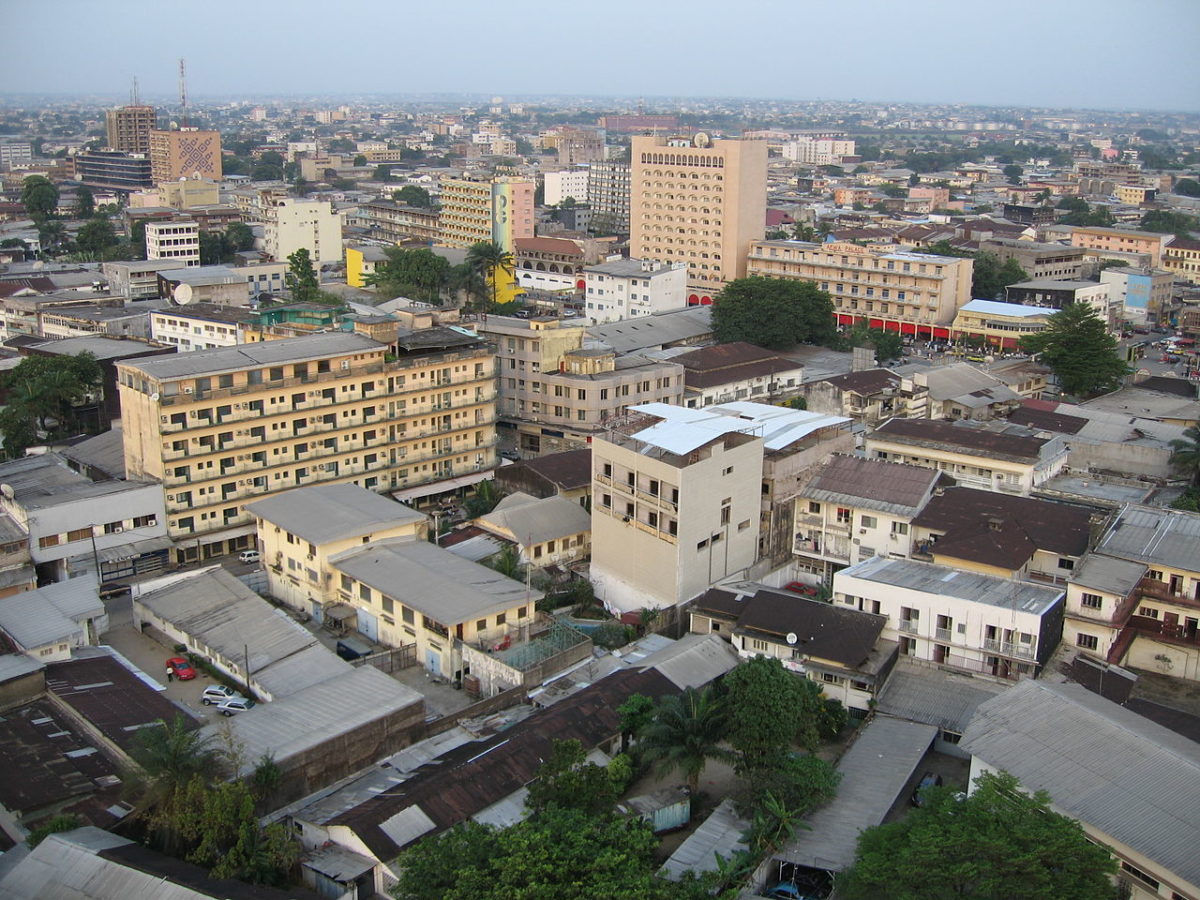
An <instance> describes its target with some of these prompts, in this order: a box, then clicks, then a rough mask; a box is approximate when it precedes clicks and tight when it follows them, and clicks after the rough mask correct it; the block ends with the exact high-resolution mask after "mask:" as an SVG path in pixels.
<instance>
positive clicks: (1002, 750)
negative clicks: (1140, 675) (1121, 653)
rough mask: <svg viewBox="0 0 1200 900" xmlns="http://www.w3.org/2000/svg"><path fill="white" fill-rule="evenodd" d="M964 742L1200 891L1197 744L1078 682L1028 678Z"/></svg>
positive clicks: (977, 721)
mask: <svg viewBox="0 0 1200 900" xmlns="http://www.w3.org/2000/svg"><path fill="white" fill-rule="evenodd" d="M959 746H960V747H962V748H963V749H964V750H968V751H970V752H971V753H972V754H974V755H975V756H978V757H979V758H980V759H981V760H983V761H984V762H985V763H987V764H988V765H990V766H993V767H995V768H998V769H1003V770H1005V771H1007V772H1010V773H1012V774H1013V775H1015V776H1016V777H1017V778H1018V779H1019V780H1020V782H1021V785H1022V786H1023V787H1024V788H1026V789H1027V790H1030V791H1035V790H1044V791H1046V792H1047V793H1049V794H1050V797H1051V800H1052V802H1053V804H1054V807H1055V808H1056V809H1058V810H1059V811H1061V812H1063V813H1065V814H1066V815H1069V816H1071V817H1072V818H1075V819H1078V820H1079V821H1080V822H1083V823H1085V824H1086V825H1088V826H1090V827H1091V828H1094V829H1096V830H1097V831H1100V832H1102V833H1103V834H1104V835H1107V836H1109V837H1110V838H1112V839H1113V840H1115V841H1117V842H1120V843H1122V844H1125V845H1127V846H1129V847H1131V848H1133V849H1134V850H1135V851H1137V852H1139V853H1142V854H1144V855H1145V856H1146V857H1148V858H1149V859H1151V860H1153V861H1154V862H1156V863H1158V864H1159V865H1161V866H1162V867H1163V868H1165V869H1166V870H1168V871H1169V872H1172V873H1174V874H1175V875H1177V876H1179V877H1181V878H1184V879H1186V880H1187V881H1188V882H1190V883H1191V884H1192V885H1200V855H1197V853H1196V848H1197V847H1200V816H1198V815H1197V812H1196V811H1197V810H1198V809H1200V744H1196V743H1194V742H1193V741H1190V740H1188V739H1187V738H1185V737H1182V736H1180V735H1178V734H1176V733H1174V732H1173V731H1170V730H1168V729H1166V728H1164V727H1162V726H1161V725H1157V724H1155V723H1154V722H1151V721H1150V720H1148V719H1145V718H1143V717H1141V716H1139V715H1138V714H1137V713H1134V712H1130V711H1129V710H1127V709H1123V708H1122V707H1120V706H1118V705H1116V704H1115V703H1112V702H1111V701H1109V700H1105V699H1104V698H1103V697H1100V696H1098V695H1096V694H1093V693H1092V692H1091V691H1089V690H1087V689H1086V688H1084V687H1082V686H1081V685H1076V684H1050V683H1047V682H1041V681H1033V680H1027V681H1022V682H1021V683H1020V684H1018V685H1017V686H1016V687H1014V688H1012V689H1011V690H1008V691H1006V692H1004V693H1003V694H1001V695H999V696H997V697H995V698H993V699H991V700H988V701H987V702H985V703H983V704H982V705H980V707H979V709H978V710H976V713H975V717H974V718H973V719H972V720H971V724H970V725H969V726H968V727H967V730H966V732H965V733H964V734H963V739H962V741H961V743H960V744H959Z"/></svg>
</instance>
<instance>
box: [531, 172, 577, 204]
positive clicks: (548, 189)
mask: <svg viewBox="0 0 1200 900" xmlns="http://www.w3.org/2000/svg"><path fill="white" fill-rule="evenodd" d="M543 177H544V182H543V184H544V191H543V196H542V200H543V202H544V203H545V204H546V206H558V204H560V203H562V202H563V201H564V200H566V199H567V198H568V197H570V198H571V199H572V200H575V201H576V202H578V203H580V204H583V203H586V202H587V196H588V170H587V169H586V168H582V169H564V170H563V171H561V172H547V173H546V174H545V176H543Z"/></svg>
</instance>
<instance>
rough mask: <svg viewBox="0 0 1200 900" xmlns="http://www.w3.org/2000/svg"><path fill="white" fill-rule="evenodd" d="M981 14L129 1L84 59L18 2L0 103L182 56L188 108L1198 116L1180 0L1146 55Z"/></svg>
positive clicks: (854, 2)
mask: <svg viewBox="0 0 1200 900" xmlns="http://www.w3.org/2000/svg"><path fill="white" fill-rule="evenodd" d="M998 9H999V8H998V7H989V6H987V5H984V4H978V3H977V4H968V5H966V8H965V9H964V4H962V3H954V2H951V0H913V2H910V3H909V4H907V5H906V6H905V7H904V9H903V10H902V11H900V12H897V10H896V8H895V7H894V6H892V5H891V4H885V3H883V2H880V0H848V2H847V3H843V4H842V5H841V6H840V7H839V9H838V11H837V15H836V17H835V16H833V15H829V14H822V15H819V16H818V13H817V9H816V7H815V6H813V5H811V4H809V5H803V6H800V7H797V8H791V9H786V10H776V9H771V8H770V6H769V5H768V4H762V3H752V4H749V5H742V6H740V7H738V9H737V10H736V13H737V16H736V18H733V17H731V16H730V15H728V14H725V15H718V14H717V13H716V12H712V13H710V14H709V16H708V17H707V18H700V17H698V16H697V14H696V9H695V7H694V6H692V5H688V4H684V3H681V2H679V0H668V2H667V3H665V4H662V5H659V6H657V7H656V8H655V10H654V14H653V16H654V17H653V20H652V21H648V20H647V17H646V15H645V12H644V8H641V7H638V6H635V5H634V4H632V3H630V2H628V0H618V2H616V3H615V4H611V5H609V6H607V7H605V9H604V13H603V15H602V16H600V15H595V14H593V13H591V12H589V11H587V10H582V11H581V12H579V13H574V12H573V11H571V10H570V9H566V8H563V7H550V6H548V5H546V4H541V3H536V2H533V0H523V2H518V3H516V4H514V5H513V6H512V7H511V8H509V9H507V10H506V11H505V15H504V17H503V18H497V14H496V11H495V10H494V8H487V7H484V6H483V5H482V4H479V3H476V2H470V3H468V4H466V5H465V6H463V5H460V6H457V7H455V8H453V9H449V8H440V7H431V8H428V9H422V10H420V12H419V13H417V12H408V13H406V14H401V13H398V12H397V11H396V9H395V7H393V6H389V5H386V4H383V3H380V2H378V0H359V2H355V3H350V4H347V5H345V6H344V7H342V8H340V11H339V19H338V21H337V23H336V27H333V28H330V27H322V25H321V22H322V21H324V17H325V16H327V15H328V12H327V8H326V7H318V6H317V5H316V4H313V3H311V2H305V0H301V2H296V3H291V4H287V5H286V6H285V5H283V4H279V3H272V2H267V3H261V4H255V5H253V6H247V5H244V4H243V5H235V4H233V3H230V2H228V0H217V2H215V3H213V4H210V5H209V6H207V7H206V11H207V12H208V13H209V14H208V15H206V16H201V17H197V16H196V15H195V14H194V13H192V12H190V11H189V12H186V13H185V12H184V11H183V9H182V8H173V7H169V6H168V7H163V8H160V9H158V10H156V11H155V14H154V15H153V16H147V15H146V14H145V12H146V11H145V7H144V6H143V5H141V4H139V5H134V4H133V3H131V2H127V0H117V2H114V3H112V4H109V5H107V6H106V7H105V15H104V18H103V20H102V21H101V22H100V23H98V25H97V28H98V30H99V33H100V36H101V38H102V39H103V43H102V44H101V45H99V46H98V45H97V40H96V38H97V34H96V30H95V29H93V30H90V31H89V30H86V29H63V28H62V22H63V21H64V16H63V12H64V11H65V12H66V14H67V17H68V20H69V16H70V15H71V13H72V11H77V12H80V13H82V12H83V11H85V10H86V7H85V6H84V5H83V4H82V3H80V2H70V3H67V4H65V6H59V7H56V8H55V12H54V13H51V12H50V11H49V10H48V9H45V8H31V9H30V10H28V11H27V13H26V14H25V15H24V16H23V19H22V23H23V25H22V28H23V30H25V31H27V32H29V33H47V34H52V35H53V38H54V42H55V50H56V55H55V62H54V65H53V66H52V67H47V66H46V65H45V57H44V48H43V45H41V44H40V43H39V42H37V41H31V40H30V41H21V42H20V43H19V44H18V45H16V46H14V47H12V48H11V50H10V52H9V53H8V54H7V55H6V58H5V59H4V60H3V61H0V84H3V85H4V90H5V92H6V93H7V94H44V95H63V94H72V93H75V94H89V95H102V96H105V97H111V98H113V99H114V100H116V101H119V100H120V99H122V98H123V97H126V96H127V95H128V93H129V87H130V85H131V83H132V80H133V78H135V77H136V78H137V79H138V80H139V84H140V86H141V91H142V96H143V98H147V99H149V98H158V97H172V96H177V95H178V85H177V80H178V60H179V59H180V58H181V57H182V58H186V59H187V63H188V89H189V93H190V94H191V95H192V96H193V97H195V98H197V99H201V98H217V97H238V96H243V97H266V96H278V97H283V96H289V97H295V96H306V95H308V96H311V95H323V96H334V95H339V96H345V95H350V94H357V95H370V94H375V95H386V94H443V95H453V94H470V95H479V96H491V95H503V96H514V95H517V96H528V95H545V94H546V93H547V91H546V87H547V86H549V85H552V86H553V90H554V93H555V94H558V95H560V96H576V97H580V98H584V97H613V96H628V97H631V98H632V97H652V98H677V99H691V98H704V97H721V98H731V99H732V98H739V99H747V100H750V99H777V100H780V101H813V100H825V101H829V102H852V101H855V100H857V101H861V102H866V103H915V104H931V105H937V104H953V105H978V106H987V107H1014V106H1015V107H1042V108H1086V109H1104V110H1123V109H1129V110H1155V111H1181V112H1187V111H1196V110H1198V109H1200V103H1198V102H1197V95H1196V92H1195V90H1194V88H1189V87H1188V85H1189V84H1191V85H1194V84H1195V83H1196V82H1197V78H1198V76H1200V61H1197V60H1196V58H1195V56H1194V54H1192V53H1191V52H1190V47H1194V46H1195V42H1196V40H1197V38H1200V7H1197V5H1196V4H1194V3H1192V2H1190V0H1150V2H1148V3H1145V4H1142V6H1141V7H1140V8H1139V14H1140V15H1141V16H1142V17H1143V18H1144V20H1145V21H1147V22H1153V23H1155V25H1156V27H1157V30H1156V32H1155V35H1154V40H1153V41H1152V42H1151V41H1148V40H1142V39H1139V37H1138V35H1139V34H1140V32H1138V31H1137V30H1130V28H1129V27H1128V21H1127V12H1128V10H1127V8H1125V7H1123V6H1120V5H1118V4H1117V3H1115V2H1110V0H1105V2H1099V3H1097V2H1091V3H1087V2H1083V0H1064V2H1060V3H1055V4H1038V3H1035V2H1034V0H1017V2H1014V3H1009V4H1006V5H1005V6H1004V7H1003V10H1002V11H1000V12H999V14H997V13H996V12H992V10H998ZM1106 10H1108V11H1109V12H1111V15H1106V14H1105V11H1106ZM989 13H991V15H990V18H989V17H988V16H989ZM418 16H419V20H418ZM339 31H341V32H343V33H344V36H343V38H341V39H339V38H338V37H337V35H338V33H339ZM414 32H415V34H414ZM776 35H788V36H789V37H785V38H777V37H775V36H776ZM176 38H178V39H176ZM101 49H102V50H103V56H104V57H105V62H104V65H103V67H102V72H101V73H100V74H99V75H98V73H97V57H98V53H99V52H100V50H101ZM597 58H600V59H601V60H602V61H603V64H602V65H597V64H596V59H597ZM938 73H941V74H940V75H939V74H938Z"/></svg>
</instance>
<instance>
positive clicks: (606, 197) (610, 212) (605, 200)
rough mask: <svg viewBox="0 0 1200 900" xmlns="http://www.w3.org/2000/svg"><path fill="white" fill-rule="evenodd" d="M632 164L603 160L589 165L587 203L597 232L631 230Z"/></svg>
mask: <svg viewBox="0 0 1200 900" xmlns="http://www.w3.org/2000/svg"><path fill="white" fill-rule="evenodd" d="M630 177H631V176H630V165H629V163H627V162H620V161H617V160H602V161H598V162H594V163H592V164H591V165H590V166H589V167H588V191H587V203H588V206H590V207H591V208H592V231H593V232H594V233H595V234H629V186H630Z"/></svg>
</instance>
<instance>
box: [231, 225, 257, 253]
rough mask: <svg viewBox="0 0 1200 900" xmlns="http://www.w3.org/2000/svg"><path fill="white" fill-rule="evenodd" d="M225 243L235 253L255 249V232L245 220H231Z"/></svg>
mask: <svg viewBox="0 0 1200 900" xmlns="http://www.w3.org/2000/svg"><path fill="white" fill-rule="evenodd" d="M225 243H226V244H228V245H229V247H230V249H231V250H232V251H233V252H234V253H241V252H242V251H245V250H253V249H254V232H253V231H252V230H251V228H250V226H249V225H247V224H246V223H245V222H230V223H229V227H228V228H226V229H225Z"/></svg>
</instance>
